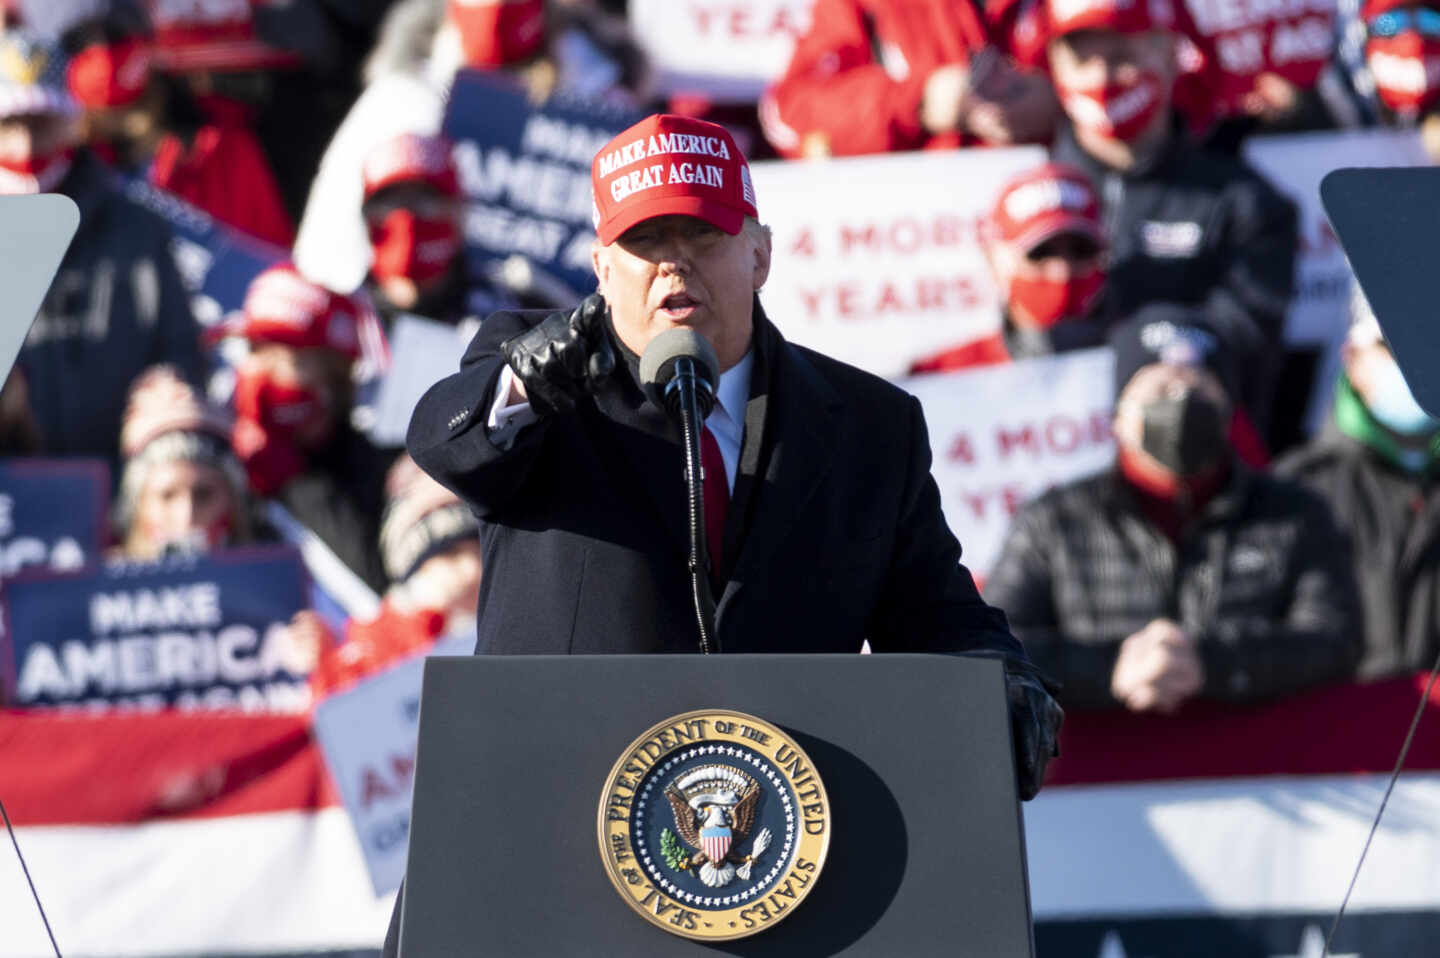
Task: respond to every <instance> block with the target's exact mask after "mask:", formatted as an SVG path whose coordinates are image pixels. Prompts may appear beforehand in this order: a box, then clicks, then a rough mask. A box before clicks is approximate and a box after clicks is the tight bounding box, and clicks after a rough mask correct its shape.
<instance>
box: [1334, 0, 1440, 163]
mask: <svg viewBox="0 0 1440 958" xmlns="http://www.w3.org/2000/svg"><path fill="white" fill-rule="evenodd" d="M1360 19H1361V20H1362V21H1363V31H1362V32H1363V36H1364V45H1363V53H1364V61H1363V67H1362V68H1361V69H1360V71H1358V72H1359V75H1358V76H1355V77H1354V80H1355V81H1356V86H1357V87H1358V88H1359V89H1360V90H1361V91H1362V92H1368V93H1370V96H1369V97H1368V98H1367V99H1366V103H1367V105H1368V106H1369V107H1370V112H1371V113H1372V114H1374V116H1373V117H1372V121H1373V120H1374V119H1378V120H1379V121H1380V122H1381V123H1382V124H1384V125H1386V126H1396V127H1400V128H1404V129H1409V128H1418V129H1419V130H1420V133H1421V136H1422V138H1423V140H1424V143H1425V148H1426V150H1427V151H1428V152H1429V154H1430V156H1431V157H1432V159H1433V158H1436V157H1440V109H1437V108H1440V3H1437V2H1436V0H1427V2H1421V3H1410V2H1406V0H1369V2H1367V3H1365V4H1363V5H1362V6H1361V8H1360Z"/></svg>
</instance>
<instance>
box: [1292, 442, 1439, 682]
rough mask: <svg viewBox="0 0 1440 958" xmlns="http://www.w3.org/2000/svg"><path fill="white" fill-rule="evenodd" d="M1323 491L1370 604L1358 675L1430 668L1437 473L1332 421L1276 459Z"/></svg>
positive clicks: (1435, 614)
mask: <svg viewBox="0 0 1440 958" xmlns="http://www.w3.org/2000/svg"><path fill="white" fill-rule="evenodd" d="M1275 471H1276V472H1277V473H1278V474H1280V475H1285V476H1289V477H1291V478H1293V479H1295V480H1297V481H1299V482H1301V483H1303V484H1304V485H1306V486H1307V487H1309V488H1310V489H1313V490H1314V491H1315V492H1316V493H1318V494H1319V495H1320V496H1321V497H1322V498H1323V499H1324V500H1325V501H1326V502H1327V503H1329V505H1330V508H1331V510H1332V511H1333V513H1334V515H1335V520H1336V522H1337V523H1338V524H1339V526H1340V529H1341V530H1342V531H1343V532H1344V533H1345V534H1346V535H1347V536H1349V538H1350V541H1351V548H1352V550H1353V553H1354V558H1355V579H1356V581H1357V582H1358V583H1359V587H1360V595H1361V600H1362V603H1363V605H1364V612H1365V657H1364V658H1363V659H1362V660H1361V662H1360V676H1361V677H1362V678H1366V679H1379V678H1384V677H1386V676H1391V675H1398V674H1405V673H1409V672H1414V671H1417V670H1421V669H1429V668H1431V667H1432V666H1434V664H1435V656H1436V652H1437V650H1440V481H1437V479H1440V477H1437V476H1436V475H1435V473H1434V472H1433V471H1432V472H1431V473H1430V474H1428V475H1423V476H1414V475H1410V474H1407V473H1404V472H1401V471H1400V470H1398V469H1395V468H1393V467H1392V466H1390V465H1389V464H1387V463H1386V462H1384V461H1383V460H1382V459H1380V457H1379V456H1377V455H1375V454H1374V453H1373V452H1371V451H1370V450H1369V449H1368V448H1366V447H1365V446H1364V445H1362V444H1361V443H1359V442H1356V441H1355V440H1354V439H1351V438H1350V437H1348V436H1346V435H1344V434H1342V433H1340V432H1339V431H1338V430H1335V429H1333V428H1331V429H1330V430H1327V431H1326V433H1324V434H1323V435H1322V436H1321V437H1320V438H1318V439H1316V440H1315V441H1314V442H1313V443H1311V444H1310V445H1307V446H1304V447H1302V448H1300V449H1297V450H1295V451H1294V452H1293V453H1291V454H1290V455H1289V456H1287V457H1286V458H1285V459H1283V460H1281V461H1280V462H1278V463H1276V464H1275Z"/></svg>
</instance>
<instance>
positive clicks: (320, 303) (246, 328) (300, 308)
mask: <svg viewBox="0 0 1440 958" xmlns="http://www.w3.org/2000/svg"><path fill="white" fill-rule="evenodd" d="M244 311H245V318H244V321H243V323H242V324H241V328H240V334H241V335H242V336H244V337H245V338H246V339H248V340H250V342H252V343H282V344H284V345H286V346H293V347H295V348H297V349H305V348H308V347H317V346H318V347H322V348H325V349H333V350H335V351H336V352H339V353H343V354H344V355H346V356H349V357H350V358H352V359H355V358H358V357H359V356H360V333H359V324H360V322H361V319H362V317H361V305H360V303H358V302H357V301H356V300H355V299H354V298H352V297H350V296H342V295H340V294H339V293H332V292H331V291H330V290H328V289H326V288H325V287H323V286H320V285H317V284H315V283H312V282H310V281H309V280H308V279H306V278H305V277H303V276H301V275H300V273H299V272H298V271H297V270H296V269H295V267H294V266H291V265H289V264H281V265H279V266H272V267H270V268H269V269H267V270H265V271H264V272H263V273H261V274H260V275H258V276H256V277H255V278H254V279H253V280H251V281H250V287H249V289H247V290H246V291H245V307H244Z"/></svg>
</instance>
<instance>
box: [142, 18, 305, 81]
mask: <svg viewBox="0 0 1440 958" xmlns="http://www.w3.org/2000/svg"><path fill="white" fill-rule="evenodd" d="M282 2H283V0H207V2H206V3H171V2H166V0H147V2H146V4H145V6H146V8H147V10H148V12H149V15H150V22H151V24H152V25H153V26H154V29H155V40H154V44H155V65H156V66H157V67H159V68H160V69H162V70H169V71H172V72H176V73H185V72H188V71H192V70H217V71H225V70H265V69H271V68H276V67H294V66H298V65H299V64H300V57H299V55H298V54H296V53H294V52H291V51H289V50H281V49H279V48H278V47H275V46H272V45H271V44H269V43H266V42H265V41H264V40H262V39H260V37H259V35H258V34H257V33H256V32H255V10H256V8H261V7H269V6H280V5H282Z"/></svg>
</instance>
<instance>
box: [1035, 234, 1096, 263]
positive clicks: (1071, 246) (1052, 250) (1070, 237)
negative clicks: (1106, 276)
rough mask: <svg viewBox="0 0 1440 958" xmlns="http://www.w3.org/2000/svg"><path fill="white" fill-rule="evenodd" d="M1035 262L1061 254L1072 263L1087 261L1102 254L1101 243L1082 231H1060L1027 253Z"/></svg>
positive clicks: (1061, 256) (1060, 255)
mask: <svg viewBox="0 0 1440 958" xmlns="http://www.w3.org/2000/svg"><path fill="white" fill-rule="evenodd" d="M1025 255H1026V257H1027V258H1028V259H1030V260H1031V261H1033V262H1036V263H1038V262H1040V261H1041V260H1045V259H1049V258H1050V257H1052V256H1059V257H1060V258H1062V259H1066V260H1069V261H1070V262H1072V263H1077V262H1087V261H1089V260H1092V259H1094V258H1095V257H1096V256H1099V255H1100V244H1099V243H1097V242H1095V240H1093V239H1091V238H1090V237H1088V236H1085V235H1083V234H1081V233H1060V234H1059V235H1057V236H1052V237H1050V238H1049V239H1047V240H1046V241H1045V242H1043V243H1041V244H1040V245H1039V246H1036V247H1035V248H1034V249H1032V250H1030V252H1028V253H1026V254H1025Z"/></svg>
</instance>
